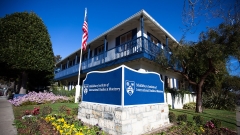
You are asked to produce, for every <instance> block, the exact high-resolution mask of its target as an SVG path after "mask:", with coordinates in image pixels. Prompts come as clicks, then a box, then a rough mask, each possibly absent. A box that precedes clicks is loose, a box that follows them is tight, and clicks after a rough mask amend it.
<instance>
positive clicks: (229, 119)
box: [170, 109, 236, 131]
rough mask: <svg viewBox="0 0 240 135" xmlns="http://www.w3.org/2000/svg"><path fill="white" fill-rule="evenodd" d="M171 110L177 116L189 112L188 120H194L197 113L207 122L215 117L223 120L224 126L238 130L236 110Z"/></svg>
mask: <svg viewBox="0 0 240 135" xmlns="http://www.w3.org/2000/svg"><path fill="white" fill-rule="evenodd" d="M170 112H173V113H174V114H175V115H176V118H177V116H178V115H179V114H187V120H188V121H193V116H195V115H201V116H202V117H203V119H204V122H205V123H206V122H207V121H210V120H211V119H213V118H215V119H219V120H221V122H222V127H226V128H229V129H231V130H234V131H236V112H235V111H226V110H215V109H204V111H203V113H195V110H188V109H172V110H170Z"/></svg>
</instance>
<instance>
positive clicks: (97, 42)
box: [54, 10, 186, 90]
mask: <svg viewBox="0 0 240 135" xmlns="http://www.w3.org/2000/svg"><path fill="white" fill-rule="evenodd" d="M176 44H178V42H177V41H176V39H175V38H174V37H173V36H172V35H171V34H170V33H168V32H167V30H165V29H164V28H163V27H162V26H161V25H160V24H159V23H158V22H157V21H155V20H154V19H153V18H152V17H151V16H150V15H149V14H148V13H147V12H146V11H144V10H141V11H139V12H138V13H136V14H134V15H132V16H131V17H129V18H127V19H126V20H124V21H122V22H121V23H119V24H117V25H116V26H114V27H112V28H111V29H109V30H108V31H106V32H104V33H103V34H101V35H99V36H98V37H96V38H95V39H94V40H92V41H91V42H89V43H88V44H87V50H86V51H83V54H82V66H81V74H80V75H81V76H80V78H81V79H80V85H81V84H82V81H83V80H84V79H85V77H86V74H87V73H88V72H90V71H105V70H109V69H112V68H115V67H117V66H119V65H122V64H124V65H126V66H128V67H130V68H133V69H135V70H139V71H142V72H150V71H151V72H157V73H159V74H160V75H161V79H162V80H163V81H164V86H165V88H176V89H180V88H185V86H186V83H184V81H183V78H182V77H181V75H180V74H177V73H174V72H173V71H169V70H168V71H165V70H163V69H161V68H160V66H159V64H158V63H157V62H156V61H155V58H156V56H157V55H158V54H159V52H161V51H163V52H164V54H165V56H166V57H167V58H168V59H170V55H171V52H170V48H169V47H170V46H172V45H176ZM79 61H80V49H79V50H77V51H75V52H73V53H72V54H70V55H69V56H67V57H66V58H64V59H63V60H61V61H60V62H59V63H57V64H56V71H55V77H54V79H55V80H56V81H58V82H60V83H61V84H62V85H63V86H65V89H67V90H71V89H73V88H75V86H76V85H77V81H78V71H79ZM98 79H104V78H98ZM113 79H114V78H113Z"/></svg>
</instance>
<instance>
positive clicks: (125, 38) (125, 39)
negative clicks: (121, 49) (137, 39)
mask: <svg viewBox="0 0 240 135" xmlns="http://www.w3.org/2000/svg"><path fill="white" fill-rule="evenodd" d="M130 40H132V31H130V32H128V33H126V34H124V35H122V36H121V37H120V44H123V43H125V42H128V41H130Z"/></svg>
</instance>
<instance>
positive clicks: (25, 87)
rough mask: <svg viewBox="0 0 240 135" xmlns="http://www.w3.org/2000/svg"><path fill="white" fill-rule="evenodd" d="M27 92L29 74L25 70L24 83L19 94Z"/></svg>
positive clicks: (23, 74)
mask: <svg viewBox="0 0 240 135" xmlns="http://www.w3.org/2000/svg"><path fill="white" fill-rule="evenodd" d="M26 93H27V74H26V72H25V71H24V72H23V73H22V84H21V89H20V92H19V94H26Z"/></svg>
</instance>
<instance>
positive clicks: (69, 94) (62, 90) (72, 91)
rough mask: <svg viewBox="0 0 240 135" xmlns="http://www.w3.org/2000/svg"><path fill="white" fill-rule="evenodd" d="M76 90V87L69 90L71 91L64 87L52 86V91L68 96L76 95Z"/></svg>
mask: <svg viewBox="0 0 240 135" xmlns="http://www.w3.org/2000/svg"><path fill="white" fill-rule="evenodd" d="M75 92H76V89H75V88H74V89H72V90H69V91H68V90H65V89H63V88H62V87H53V88H52V93H53V94H55V95H60V96H67V97H70V96H75Z"/></svg>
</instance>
